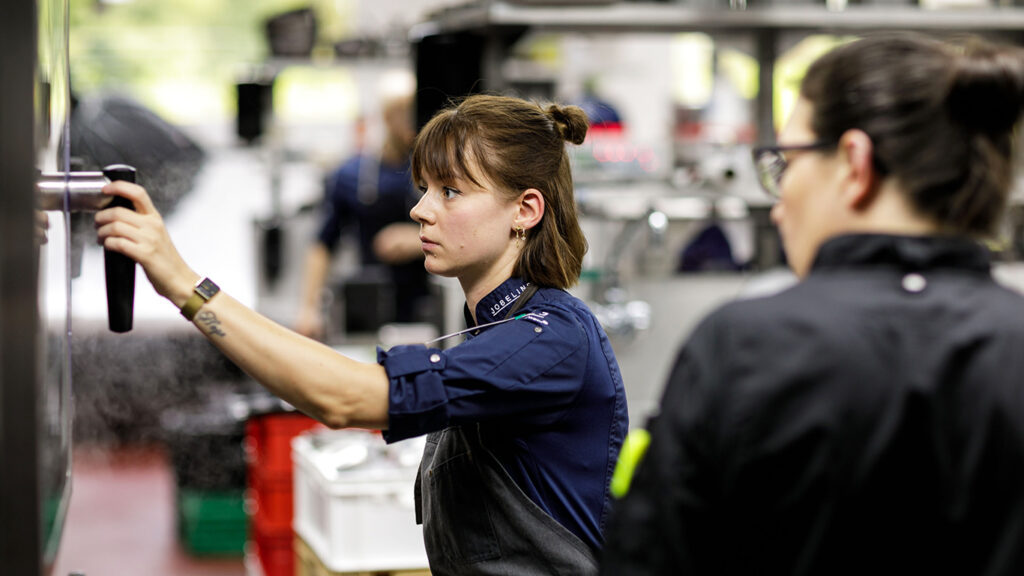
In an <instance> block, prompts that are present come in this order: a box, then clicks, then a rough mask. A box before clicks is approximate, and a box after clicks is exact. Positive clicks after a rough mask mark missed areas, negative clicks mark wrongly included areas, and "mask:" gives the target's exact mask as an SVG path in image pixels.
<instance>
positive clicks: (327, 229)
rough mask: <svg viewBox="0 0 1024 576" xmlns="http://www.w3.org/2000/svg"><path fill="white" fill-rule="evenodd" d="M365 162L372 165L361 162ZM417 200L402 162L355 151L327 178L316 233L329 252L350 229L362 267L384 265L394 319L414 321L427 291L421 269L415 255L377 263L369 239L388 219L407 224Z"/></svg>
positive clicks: (405, 164)
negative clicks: (407, 259)
mask: <svg viewBox="0 0 1024 576" xmlns="http://www.w3.org/2000/svg"><path fill="white" fill-rule="evenodd" d="M368 162H369V163H373V164H375V166H367V165H364V163H368ZM367 169H370V170H369V171H368V170H367ZM366 176H370V177H369V178H367V179H368V180H370V182H362V181H361V180H360V177H366ZM418 200H419V194H418V193H417V192H416V190H415V188H413V185H412V179H411V177H410V176H409V162H408V161H405V162H401V163H399V164H389V163H387V162H381V161H378V160H376V159H374V158H370V157H366V156H355V157H353V158H351V159H350V160H348V161H346V162H345V163H344V164H342V165H341V166H340V167H339V168H338V169H337V170H335V171H334V172H333V173H332V174H331V175H330V177H328V178H327V182H326V188H325V198H324V208H325V210H324V218H323V221H322V222H321V224H320V229H319V230H318V232H317V240H318V241H319V242H320V243H321V244H323V245H324V247H326V248H327V249H328V250H329V251H330V252H331V253H333V252H334V251H335V250H336V249H337V246H338V241H339V240H340V238H341V235H342V234H343V233H344V232H346V231H347V230H353V231H354V232H355V234H356V237H357V238H358V240H359V259H360V263H361V264H362V266H363V267H364V271H365V270H367V269H368V268H373V267H378V268H381V270H386V273H387V275H388V276H389V277H390V280H391V282H392V284H393V285H394V288H395V295H394V305H395V314H396V317H395V320H397V321H399V322H410V321H414V320H417V318H416V310H415V308H416V303H417V301H418V299H419V298H422V297H423V296H424V295H425V294H427V293H428V290H429V285H428V283H427V272H426V270H425V269H424V268H423V262H422V261H420V260H416V261H413V262H408V263H404V264H394V265H387V266H384V265H382V264H381V262H380V261H379V260H378V259H377V256H376V255H375V254H374V252H373V239H374V237H375V236H376V235H377V233H378V232H380V231H381V230H382V229H383V228H384V227H386V226H388V225H389V224H393V223H395V222H410V223H411V222H412V219H411V218H410V216H409V210H411V209H412V207H413V206H415V205H416V202H417V201H418ZM364 275H365V274H364Z"/></svg>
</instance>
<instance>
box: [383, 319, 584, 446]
mask: <svg viewBox="0 0 1024 576" xmlns="http://www.w3.org/2000/svg"><path fill="white" fill-rule="evenodd" d="M588 353H589V350H588V346H587V338H586V334H585V332H584V330H583V327H582V325H581V324H580V321H579V319H578V318H577V317H576V316H575V314H574V313H573V312H572V311H570V310H566V309H563V308H559V307H548V308H545V309H543V310H535V311H531V312H530V313H529V314H527V315H526V316H524V317H523V318H521V319H519V320H515V321H513V322H508V323H505V324H501V325H498V326H493V327H491V328H486V329H484V330H482V332H481V333H480V335H478V336H475V337H472V338H470V339H469V340H467V341H465V342H463V343H462V344H459V345H458V346H456V347H454V348H450V349H448V350H438V349H434V348H427V347H425V346H396V347H394V348H392V349H390V350H388V351H386V352H385V351H383V350H380V351H378V362H379V363H380V364H381V365H382V366H384V369H385V371H386V372H387V375H388V381H389V407H388V430H387V431H386V432H385V433H384V437H385V439H386V440H387V441H388V442H396V441H398V440H403V439H405V438H411V437H413V436H419V435H422V434H426V433H428V432H433V431H436V430H441V429H443V428H445V427H447V426H452V425H457V424H466V423H470V422H482V421H496V420H502V419H509V420H510V421H511V420H513V419H514V421H515V424H516V425H517V426H521V427H524V428H530V427H536V426H543V425H548V424H551V423H554V422H556V421H557V420H558V419H559V418H560V417H561V416H562V415H563V414H564V413H565V411H566V410H567V409H568V408H569V407H570V406H571V405H572V402H573V400H574V399H575V398H576V396H577V394H578V393H579V390H580V389H581V387H582V385H583V374H584V368H585V366H586V361H587V354H588Z"/></svg>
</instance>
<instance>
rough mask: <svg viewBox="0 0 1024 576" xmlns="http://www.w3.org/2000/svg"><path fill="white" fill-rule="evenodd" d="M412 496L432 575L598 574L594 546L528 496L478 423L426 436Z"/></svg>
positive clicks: (518, 575)
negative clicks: (414, 497)
mask: <svg viewBox="0 0 1024 576" xmlns="http://www.w3.org/2000/svg"><path fill="white" fill-rule="evenodd" d="M415 491H416V522H417V523H418V524H423V540H424V543H425V545H426V550H427V558H428V559H429V560H430V571H431V574H432V575H433V576H447V575H466V574H474V575H477V574H478V575H508V576H530V575H538V576H540V575H544V576H550V575H553V574H571V575H578V574H583V575H587V574H597V560H596V558H595V556H594V553H593V551H592V550H591V549H590V547H589V546H587V545H586V544H585V543H584V542H583V541H582V540H580V539H579V537H577V536H576V535H575V534H573V533H572V532H570V531H569V530H568V529H567V528H565V527H564V526H562V525H561V524H559V523H558V522H557V521H556V520H555V519H554V518H552V517H551V516H550V515H548V513H547V512H545V511H544V510H543V509H541V507H540V506H538V505H537V504H536V503H535V502H533V501H532V500H530V498H529V497H528V496H527V495H526V494H525V493H523V491H522V490H521V489H520V488H519V487H518V486H517V485H516V483H515V481H513V480H512V477H511V476H509V475H508V472H506V471H505V468H504V467H503V466H502V465H501V462H499V461H498V459H497V457H495V456H494V454H493V453H492V452H491V451H490V450H489V449H488V448H487V446H485V445H484V442H483V437H482V434H481V432H480V425H479V424H475V425H467V426H453V427H451V428H447V429H445V430H442V431H440V432H434V433H432V434H430V435H428V436H427V445H426V448H425V449H424V451H423V460H422V461H421V463H420V472H419V476H418V477H417V478H416V487H415Z"/></svg>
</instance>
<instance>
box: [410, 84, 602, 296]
mask: <svg viewBox="0 0 1024 576" xmlns="http://www.w3.org/2000/svg"><path fill="white" fill-rule="evenodd" d="M588 127H589V124H588V122H587V115H586V114H585V113H584V112H583V110H582V109H580V108H578V107H576V106H560V105H557V104H550V105H548V106H547V107H546V108H545V107H542V106H541V105H540V104H537V103H535V102H527V101H525V100H520V99H518V98H511V97H507V96H493V95H473V96H469V97H467V98H466V99H464V100H462V101H461V102H459V103H458V104H457V105H455V106H452V107H450V108H447V109H445V110H442V111H440V112H438V113H437V114H436V115H435V116H434V117H433V118H432V119H431V120H430V122H428V123H427V124H426V126H424V127H423V129H422V130H421V131H420V133H419V135H418V136H417V137H416V142H415V144H414V145H413V153H412V177H413V179H414V180H416V181H422V180H423V176H424V175H429V176H430V177H431V178H433V179H435V180H438V181H440V182H451V181H453V180H454V179H455V178H457V177H460V178H465V179H468V180H470V181H472V182H473V183H474V184H477V185H480V182H479V180H478V177H479V174H474V173H473V171H472V170H470V164H469V161H470V159H472V161H473V162H474V163H475V165H476V166H477V167H478V169H479V171H481V172H482V173H483V174H485V175H486V176H487V178H488V179H489V180H490V181H491V182H493V183H494V184H495V185H497V187H498V190H495V192H496V193H499V194H501V195H503V196H504V197H505V198H507V199H509V200H510V201H511V200H513V199H515V198H516V197H518V196H519V194H520V193H522V191H523V190H526V189H528V188H535V189H537V190H539V191H540V193H541V194H542V195H543V197H544V215H543V216H542V217H541V221H540V223H539V224H538V225H537V226H536V227H534V228H533V229H531V230H528V231H527V235H526V245H525V246H524V248H523V251H522V254H521V255H520V256H519V261H518V262H517V263H516V269H515V270H514V271H513V273H514V274H515V275H517V276H520V277H522V278H523V279H524V280H526V281H528V282H531V283H533V284H536V285H538V286H549V287H554V288H563V289H564V288H569V287H571V286H573V285H574V284H576V282H577V281H578V280H579V275H580V270H581V269H582V267H583V255H584V254H585V253H586V251H587V240H586V238H585V237H584V236H583V230H582V229H580V224H579V220H578V218H577V214H576V202H575V199H574V198H573V187H572V173H571V171H570V166H569V157H568V154H567V153H566V150H565V142H566V141H569V142H572V143H573V144H581V143H582V142H583V139H584V138H585V137H586V135H587V128H588ZM510 233H511V231H510Z"/></svg>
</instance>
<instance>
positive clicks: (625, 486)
mask: <svg viewBox="0 0 1024 576" xmlns="http://www.w3.org/2000/svg"><path fill="white" fill-rule="evenodd" d="M650 443H651V434H650V432H648V431H647V430H644V429H643V428H634V429H633V430H631V431H630V432H629V434H626V439H625V440H624V441H623V442H622V450H620V451H619V461H618V462H616V463H615V472H614V473H612V485H611V491H612V496H614V497H616V498H622V497H623V496H625V495H626V493H627V492H629V485H630V483H632V482H633V473H634V472H636V467H637V466H639V465H640V461H641V460H642V459H643V457H644V454H646V453H647V446H649V445H650Z"/></svg>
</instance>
